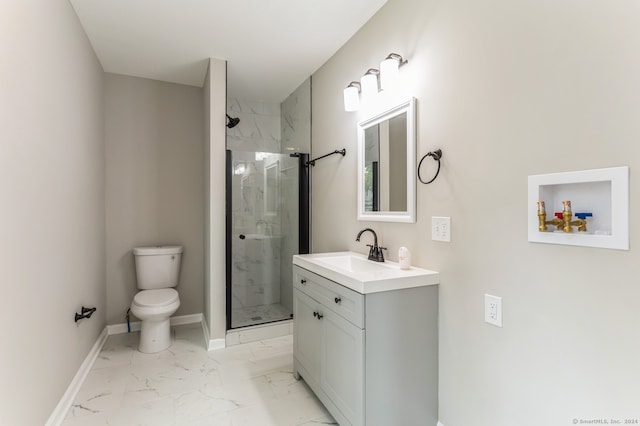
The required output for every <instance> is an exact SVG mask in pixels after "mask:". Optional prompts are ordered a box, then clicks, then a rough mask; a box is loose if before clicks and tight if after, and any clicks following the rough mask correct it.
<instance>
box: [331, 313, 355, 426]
mask: <svg viewBox="0 0 640 426" xmlns="http://www.w3.org/2000/svg"><path fill="white" fill-rule="evenodd" d="M322 322H323V323H324V348H323V354H322V358H323V359H322V361H323V363H322V367H323V368H322V373H321V374H322V381H321V386H322V389H323V390H324V391H325V392H326V393H327V395H328V396H329V398H331V400H332V401H333V403H334V404H336V406H337V407H338V409H340V411H341V412H342V414H343V415H344V416H345V417H346V418H347V419H348V420H349V422H350V423H351V424H353V425H362V424H363V412H364V400H363V394H364V381H363V377H364V358H363V357H364V330H362V329H360V328H358V327H356V326H355V325H353V324H351V323H350V322H348V321H346V320H345V319H344V318H342V317H340V316H339V315H337V314H335V313H334V312H332V311H328V310H327V311H325V315H324V316H323V318H322Z"/></svg>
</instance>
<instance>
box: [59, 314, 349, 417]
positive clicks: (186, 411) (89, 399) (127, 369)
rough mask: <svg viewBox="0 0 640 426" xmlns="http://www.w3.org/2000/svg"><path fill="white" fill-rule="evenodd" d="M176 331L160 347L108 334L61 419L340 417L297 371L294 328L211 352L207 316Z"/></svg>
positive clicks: (133, 337)
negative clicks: (152, 350)
mask: <svg viewBox="0 0 640 426" xmlns="http://www.w3.org/2000/svg"><path fill="white" fill-rule="evenodd" d="M172 333H173V344H172V346H171V347H170V348H169V349H168V350H165V351H163V352H160V353H157V354H143V353H140V352H138V351H137V349H136V346H137V342H138V337H139V333H130V334H119V335H113V336H109V338H108V339H107V342H106V343H105V345H104V348H103V349H102V351H101V352H100V355H99V357H98V359H97V360H96V362H95V364H94V366H93V368H92V370H91V371H90V372H89V374H88V376H87V378H86V380H85V382H84V384H83V385H82V387H81V389H80V391H79V393H78V395H77V397H76V400H75V401H74V403H73V404H72V407H71V409H70V410H69V412H68V413H67V417H66V419H65V420H64V422H63V423H62V426H78V425H82V426H93V425H95V426H103V425H109V426H120V425H123V426H124V425H126V426H132V425H153V426H165V425H166V426H183V425H184V426H186V425H189V426H200V425H210V426H240V425H243V426H244V425H246V426H302V425H304V426H311V425H336V424H337V423H335V420H333V418H332V417H331V416H330V414H329V413H328V412H327V411H326V409H325V408H324V407H323V405H322V404H321V403H320V402H319V401H318V399H317V398H316V397H315V395H314V394H313V393H312V392H311V391H310V390H309V388H308V387H307V386H306V384H305V383H304V381H302V380H300V381H297V380H295V378H294V377H293V358H292V340H293V339H292V336H291V335H289V336H284V337H277V338H274V339H268V340H262V341H258V342H252V343H246V344H241V345H237V346H231V347H228V348H225V349H221V350H217V351H211V352H207V351H206V350H205V348H204V339H203V336H202V327H201V325H200V324H188V325H181V326H176V327H173V328H172Z"/></svg>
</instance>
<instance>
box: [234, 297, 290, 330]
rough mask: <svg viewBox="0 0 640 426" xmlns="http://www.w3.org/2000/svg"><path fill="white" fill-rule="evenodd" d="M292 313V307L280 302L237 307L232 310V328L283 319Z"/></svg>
mask: <svg viewBox="0 0 640 426" xmlns="http://www.w3.org/2000/svg"><path fill="white" fill-rule="evenodd" d="M291 314H292V312H291V310H290V309H288V308H286V307H285V306H283V305H281V304H279V303H274V304H273V305H261V306H251V307H248V308H235V309H233V310H232V311H231V328H239V327H247V326H250V325H258V324H265V323H268V322H274V321H281V320H285V319H289V318H291Z"/></svg>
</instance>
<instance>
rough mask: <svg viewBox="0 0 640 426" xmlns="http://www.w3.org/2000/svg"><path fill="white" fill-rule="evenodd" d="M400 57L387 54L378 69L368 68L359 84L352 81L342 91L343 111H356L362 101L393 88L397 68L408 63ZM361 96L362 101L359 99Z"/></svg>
mask: <svg viewBox="0 0 640 426" xmlns="http://www.w3.org/2000/svg"><path fill="white" fill-rule="evenodd" d="M408 62H409V61H407V60H406V59H404V58H403V57H402V56H401V55H398V54H397V53H389V54H388V55H387V57H386V58H385V59H384V60H383V61H382V62H380V69H379V70H377V69H375V68H369V69H368V70H367V72H366V73H364V75H363V76H362V78H361V79H360V83H358V82H357V81H352V82H351V83H349V85H348V86H347V87H346V88H345V89H344V110H345V111H357V110H358V109H359V108H360V103H361V100H362V101H366V100H370V99H372V98H373V97H374V96H375V95H377V94H378V92H379V91H380V90H389V89H392V88H393V87H395V86H396V85H397V83H398V80H399V78H398V77H399V68H400V67H401V66H403V65H404V64H406V63H408ZM360 95H362V99H360Z"/></svg>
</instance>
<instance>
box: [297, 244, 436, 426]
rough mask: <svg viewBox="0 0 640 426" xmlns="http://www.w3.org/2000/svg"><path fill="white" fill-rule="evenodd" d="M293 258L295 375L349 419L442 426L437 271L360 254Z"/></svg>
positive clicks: (382, 425) (371, 425) (356, 424)
mask: <svg viewBox="0 0 640 426" xmlns="http://www.w3.org/2000/svg"><path fill="white" fill-rule="evenodd" d="M293 264H294V266H293V277H294V290H293V291H294V302H293V309H294V349H293V356H294V374H295V375H296V378H302V379H303V380H304V381H305V382H306V383H307V384H308V385H309V387H310V388H311V389H312V390H313V391H314V393H315V394H316V395H317V396H318V398H319V399H320V400H321V401H322V403H323V404H324V405H325V406H326V407H327V409H328V410H329V412H330V413H331V414H332V415H333V417H334V418H335V419H336V421H338V423H339V424H340V425H341V426H346V425H351V426H360V425H368V426H378V425H379V426H389V425H429V426H435V425H436V423H437V418H438V283H439V277H438V273H437V272H434V271H428V270H425V269H420V268H415V267H412V268H411V269H409V270H401V269H400V268H399V266H398V264H397V263H394V262H384V263H377V262H372V261H369V260H367V257H366V256H364V255H360V254H357V253H352V252H339V253H322V254H307V255H296V256H294V257H293Z"/></svg>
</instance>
